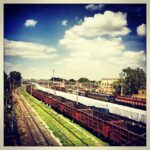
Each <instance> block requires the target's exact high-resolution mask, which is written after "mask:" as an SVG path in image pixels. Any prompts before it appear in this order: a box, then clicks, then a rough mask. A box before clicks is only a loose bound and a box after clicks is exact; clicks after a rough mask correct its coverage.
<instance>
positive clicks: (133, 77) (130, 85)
mask: <svg viewBox="0 0 150 150" xmlns="http://www.w3.org/2000/svg"><path fill="white" fill-rule="evenodd" d="M119 76H120V79H119V80H118V81H116V82H114V84H113V87H114V88H115V94H119V95H120V94H121V92H123V94H124V95H132V94H137V93H138V90H139V89H145V88H146V73H145V72H144V70H143V69H140V68H136V69H132V68H130V67H128V68H125V69H123V70H122V72H121V73H120V75H119ZM121 90H122V91H121Z"/></svg>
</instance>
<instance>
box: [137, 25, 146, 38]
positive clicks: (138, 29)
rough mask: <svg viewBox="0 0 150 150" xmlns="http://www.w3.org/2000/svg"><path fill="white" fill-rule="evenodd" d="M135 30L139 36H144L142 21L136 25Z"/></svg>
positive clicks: (144, 27) (144, 28) (144, 26)
mask: <svg viewBox="0 0 150 150" xmlns="http://www.w3.org/2000/svg"><path fill="white" fill-rule="evenodd" d="M136 31H137V34H138V35H139V36H145V35H146V25H145V24H144V23H143V24H141V25H139V26H138V27H137V29H136Z"/></svg>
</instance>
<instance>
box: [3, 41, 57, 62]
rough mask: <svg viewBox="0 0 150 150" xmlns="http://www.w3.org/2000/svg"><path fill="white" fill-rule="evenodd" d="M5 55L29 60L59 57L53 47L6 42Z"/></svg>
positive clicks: (21, 42)
mask: <svg viewBox="0 0 150 150" xmlns="http://www.w3.org/2000/svg"><path fill="white" fill-rule="evenodd" d="M4 50H5V55H8V56H19V57H22V58H29V59H51V58H55V57H56V56H57V50H56V49H55V48H53V47H50V46H46V45H42V44H37V43H29V42H23V41H11V40H7V39H5V40H4Z"/></svg>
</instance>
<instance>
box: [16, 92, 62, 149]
mask: <svg viewBox="0 0 150 150" xmlns="http://www.w3.org/2000/svg"><path fill="white" fill-rule="evenodd" d="M13 103H14V109H15V115H16V119H17V124H18V130H19V134H20V140H21V145H22V146H58V145H60V144H59V143H58V142H57V141H56V140H55V139H54V138H53V137H52V136H51V134H50V132H49V131H48V130H47V128H46V127H45V126H44V125H43V123H42V122H41V121H40V120H39V117H38V116H37V114H36V113H35V112H33V110H32V109H31V107H29V105H27V103H26V102H25V101H24V100H23V99H22V98H21V97H20V94H19V91H18V90H16V91H15V92H13Z"/></svg>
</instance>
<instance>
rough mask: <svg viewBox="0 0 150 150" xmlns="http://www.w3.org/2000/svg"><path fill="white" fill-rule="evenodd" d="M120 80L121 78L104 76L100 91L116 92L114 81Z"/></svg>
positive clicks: (105, 92)
mask: <svg viewBox="0 0 150 150" xmlns="http://www.w3.org/2000/svg"><path fill="white" fill-rule="evenodd" d="M118 80H119V78H102V79H101V83H100V88H99V92H100V93H102V94H113V93H114V92H115V89H114V88H113V83H114V82H115V81H118Z"/></svg>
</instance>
